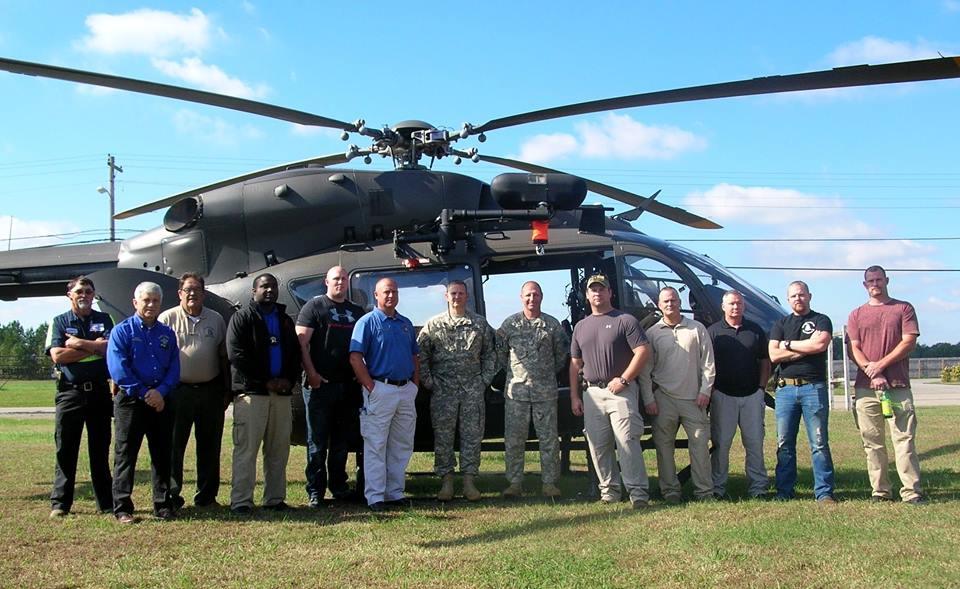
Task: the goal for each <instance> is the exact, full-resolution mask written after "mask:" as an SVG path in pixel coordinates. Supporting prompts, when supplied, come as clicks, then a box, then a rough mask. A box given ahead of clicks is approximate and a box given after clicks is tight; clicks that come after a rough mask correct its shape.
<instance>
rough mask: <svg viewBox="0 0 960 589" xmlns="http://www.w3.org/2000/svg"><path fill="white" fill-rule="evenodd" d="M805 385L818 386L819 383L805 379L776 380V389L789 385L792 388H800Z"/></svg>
mask: <svg viewBox="0 0 960 589" xmlns="http://www.w3.org/2000/svg"><path fill="white" fill-rule="evenodd" d="M806 384H820V381H813V380H807V379H806V378H784V377H781V378H780V379H778V380H777V386H778V387H784V386H787V385H790V386H792V387H802V386H803V385H806Z"/></svg>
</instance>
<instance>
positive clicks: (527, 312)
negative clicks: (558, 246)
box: [497, 280, 570, 498]
mask: <svg viewBox="0 0 960 589" xmlns="http://www.w3.org/2000/svg"><path fill="white" fill-rule="evenodd" d="M520 301H521V303H522V305H523V310H522V311H521V312H519V313H515V314H513V315H511V316H509V317H507V318H506V319H504V320H503V324H502V325H500V329H499V330H497V350H498V354H499V357H500V360H499V365H500V366H503V367H505V369H506V390H505V394H504V402H505V406H504V423H503V445H504V456H503V458H504V462H505V463H506V468H507V481H508V482H509V483H510V484H509V486H508V487H507V488H506V489H505V490H504V491H503V496H504V497H519V496H521V495H523V461H524V451H525V450H526V446H527V432H529V431H530V419H531V417H532V419H533V427H534V430H535V431H536V432H537V439H539V440H540V476H541V478H542V482H543V489H542V490H543V495H544V496H545V497H554V498H555V497H559V496H560V488H559V487H558V486H557V482H558V481H559V480H560V441H559V435H558V433H557V373H558V372H560V371H561V370H563V369H564V368H565V367H566V364H567V353H568V352H569V351H570V342H569V341H568V339H567V334H565V333H564V332H563V327H561V325H560V322H559V321H557V320H556V319H554V318H553V317H551V316H550V315H547V314H546V313H543V312H541V311H540V305H541V303H543V291H542V290H540V285H539V284H537V283H536V282H533V281H532V280H531V281H529V282H525V283H523V286H522V287H521V288H520Z"/></svg>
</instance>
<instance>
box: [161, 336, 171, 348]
mask: <svg viewBox="0 0 960 589" xmlns="http://www.w3.org/2000/svg"><path fill="white" fill-rule="evenodd" d="M169 347H170V337H169V336H166V335H161V336H160V349H161V350H166V349H167V348H169Z"/></svg>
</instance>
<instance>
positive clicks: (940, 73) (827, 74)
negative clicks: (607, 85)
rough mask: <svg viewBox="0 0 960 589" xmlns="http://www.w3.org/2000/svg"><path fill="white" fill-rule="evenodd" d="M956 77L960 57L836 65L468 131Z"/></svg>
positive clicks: (569, 108) (586, 105) (599, 103)
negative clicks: (719, 100) (677, 105)
mask: <svg viewBox="0 0 960 589" xmlns="http://www.w3.org/2000/svg"><path fill="white" fill-rule="evenodd" d="M957 77H960V57H938V58H933V59H921V60H917V61H902V62H897V63H887V64H881V65H855V66H847V67H837V68H833V69H831V70H824V71H819V72H808V73H803V74H791V75H786V76H766V77H762V78H753V79H750V80H740V81H737V82H725V83H720V84H708V85H705V86H691V87H688V88H678V89H675V90H662V91H659V92H646V93H642V94H633V95H630V96H620V97H618V98H607V99H603V100H591V101H588V102H579V103H576V104H568V105H566V106H557V107H554V108H546V109H542V110H535V111H531V112H526V113H521V114H516V115H511V116H508V117H502V118H499V119H493V120H491V121H488V122H486V123H484V124H482V125H480V126H479V127H472V128H470V134H479V133H483V132H484V131H492V130H494V129H502V128H504V127H512V126H515V125H522V124H524V123H532V122H535V121H546V120H549V119H558V118H562V117H569V116H573V115H582V114H587V113H594V112H601V111H608V110H617V109H624V108H634V107H638V106H652V105H656V104H671V103H675V102H691V101H695V100H712V99H715V98H730V97H734V96H752V95H757V94H777V93H781V92H797V91H802V90H821V89H825V88H846V87H851V86H874V85H878V84H898V83H901V82H921V81H925V80H941V79H946V78H957Z"/></svg>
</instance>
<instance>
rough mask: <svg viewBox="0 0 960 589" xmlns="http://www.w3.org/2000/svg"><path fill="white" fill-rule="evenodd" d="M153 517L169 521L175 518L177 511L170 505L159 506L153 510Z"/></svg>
mask: <svg viewBox="0 0 960 589" xmlns="http://www.w3.org/2000/svg"><path fill="white" fill-rule="evenodd" d="M153 517H155V518H157V519H159V520H163V521H170V520H173V519H177V513H176V512H175V511H174V510H173V509H172V508H170V507H161V508H160V509H158V510H156V511H155V512H153Z"/></svg>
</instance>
